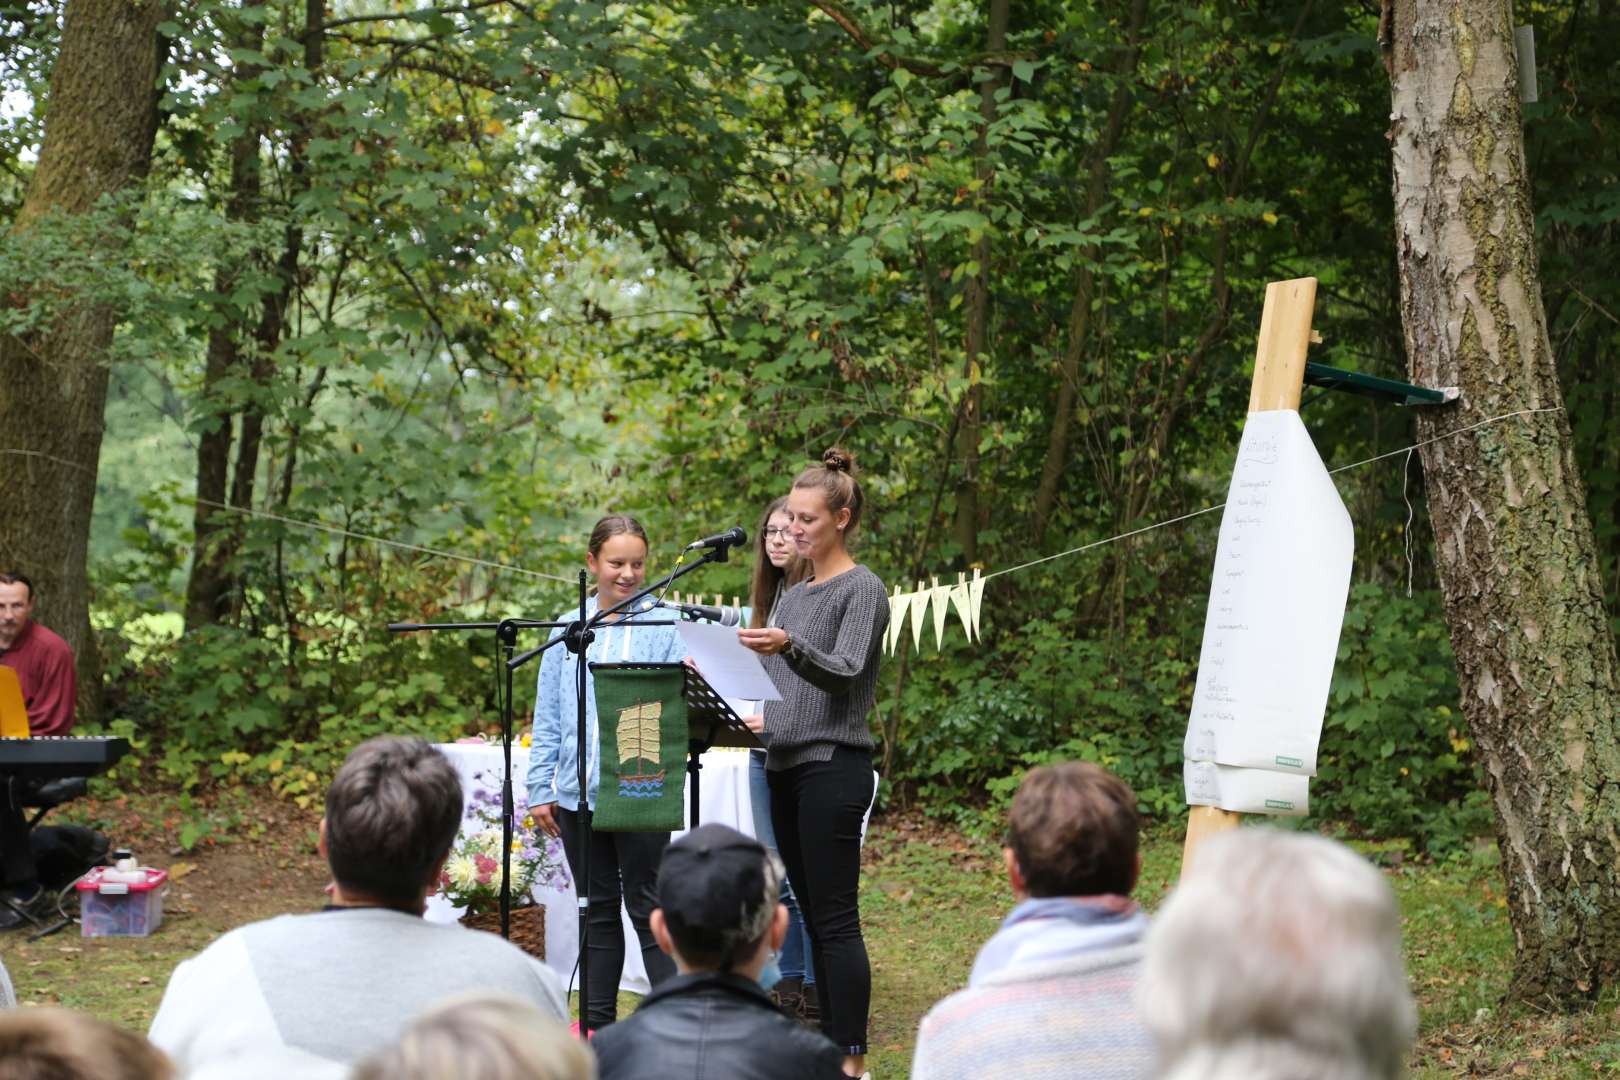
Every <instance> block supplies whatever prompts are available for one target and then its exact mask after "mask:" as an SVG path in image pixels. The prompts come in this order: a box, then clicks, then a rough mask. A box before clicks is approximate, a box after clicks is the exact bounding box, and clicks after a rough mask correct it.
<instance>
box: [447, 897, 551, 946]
mask: <svg viewBox="0 0 1620 1080" xmlns="http://www.w3.org/2000/svg"><path fill="white" fill-rule="evenodd" d="M461 925H462V926H470V927H472V928H473V929H474V930H488V931H489V932H490V933H492V934H498V933H500V932H501V913H500V912H499V911H486V912H483V913H481V914H478V915H463V916H462V917H461ZM511 928H512V944H514V945H516V946H517V947H518V948H520V949H522V950H523V951H524V952H526V953H528V954H529V955H530V956H532V957H534V958H535V959H536V960H544V959H545V958H546V908H545V905H544V904H531V905H530V906H528V907H520V908H513V909H512V923H511Z"/></svg>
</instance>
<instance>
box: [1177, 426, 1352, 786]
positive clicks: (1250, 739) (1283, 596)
mask: <svg viewBox="0 0 1620 1080" xmlns="http://www.w3.org/2000/svg"><path fill="white" fill-rule="evenodd" d="M1353 549H1354V534H1353V530H1352V528H1351V525H1350V516H1349V514H1348V513H1347V512H1346V511H1345V509H1344V504H1343V503H1342V502H1341V501H1340V499H1339V495H1338V491H1337V490H1336V489H1335V488H1334V486H1333V481H1332V479H1331V478H1330V477H1329V476H1328V473H1327V470H1326V469H1325V468H1324V467H1323V465H1322V461H1321V458H1320V457H1318V456H1317V453H1316V448H1315V447H1314V446H1312V445H1311V440H1310V435H1309V434H1308V433H1307V432H1306V430H1305V425H1304V424H1303V423H1302V422H1301V421H1300V418H1299V414H1298V413H1295V412H1290V411H1276V412H1262V413H1251V414H1250V415H1249V418H1248V422H1247V423H1246V424H1245V425H1244V430H1243V439H1242V442H1241V443H1240V445H1239V447H1238V455H1237V463H1236V466H1235V467H1234V469H1233V471H1232V482H1231V486H1230V488H1229V489H1228V494H1227V503H1226V508H1225V510H1224V512H1223V514H1222V517H1221V531H1220V538H1219V540H1218V541H1217V543H1216V548H1215V566H1214V569H1213V571H1212V573H1211V575H1210V591H1209V607H1208V610H1207V612H1206V615H1205V620H1204V640H1203V649H1202V652H1201V655H1200V658H1199V665H1198V682H1197V686H1196V688H1195V689H1194V691H1193V703H1192V710H1191V715H1190V716H1189V717H1188V724H1187V738H1186V743H1185V747H1184V750H1185V757H1186V759H1187V760H1188V761H1189V762H1202V763H1210V764H1218V765H1221V766H1224V767H1239V768H1242V769H1257V770H1266V771H1270V772H1281V773H1293V774H1297V775H1299V776H1301V777H1304V776H1310V775H1314V774H1315V772H1316V750H1317V745H1318V743H1319V741H1320V739H1321V730H1322V716H1323V712H1324V710H1325V709H1326V706H1327V694H1328V688H1329V684H1330V683H1331V681H1332V677H1333V660H1334V656H1335V654H1336V653H1337V651H1338V642H1339V629H1340V626H1341V624H1342V623H1343V621H1344V605H1345V598H1346V596H1347V595H1348V592H1349V585H1350V565H1351V559H1352V554H1353ZM1206 775H1213V774H1206ZM1221 775H1223V776H1224V775H1225V773H1222V774H1221ZM1191 777H1192V774H1191V773H1189V779H1188V788H1187V797H1188V801H1189V802H1193V803H1195V804H1196V803H1207V804H1208V805H1220V806H1222V807H1223V808H1224V809H1239V808H1238V807H1236V806H1227V805H1225V802H1226V801H1233V800H1235V801H1241V802H1244V803H1245V806H1244V807H1243V808H1244V809H1249V804H1250V803H1252V801H1253V800H1252V799H1250V798H1249V797H1248V795H1247V794H1245V795H1243V796H1242V797H1241V798H1239V797H1237V796H1233V799H1232V800H1228V799H1224V798H1223V799H1222V800H1221V801H1215V797H1216V796H1220V795H1221V794H1222V793H1221V792H1220V791H1214V790H1213V789H1210V788H1208V787H1207V786H1206V787H1203V788H1200V789H1199V790H1197V791H1195V790H1194V787H1193V784H1192V779H1191ZM1253 782H1254V783H1256V784H1261V783H1265V781H1263V780H1255V781H1253ZM1226 787H1227V788H1229V789H1231V790H1232V791H1233V792H1237V791H1239V790H1242V791H1245V792H1247V791H1248V788H1246V787H1243V786H1242V784H1240V782H1239V781H1237V780H1233V781H1231V782H1229V783H1228V784H1227V785H1226ZM1293 790H1294V789H1293V788H1289V791H1293ZM1212 791H1213V794H1212ZM1296 794H1297V792H1296ZM1274 801H1280V802H1288V803H1290V804H1296V805H1303V800H1302V799H1296V798H1294V797H1293V796H1292V795H1289V796H1286V797H1284V796H1279V797H1278V798H1277V800H1274ZM1261 802H1262V803H1264V798H1262V799H1261ZM1259 812H1272V813H1292V812H1294V811H1293V810H1292V809H1288V810H1282V809H1275V808H1274V809H1272V810H1270V811H1265V810H1262V811H1259Z"/></svg>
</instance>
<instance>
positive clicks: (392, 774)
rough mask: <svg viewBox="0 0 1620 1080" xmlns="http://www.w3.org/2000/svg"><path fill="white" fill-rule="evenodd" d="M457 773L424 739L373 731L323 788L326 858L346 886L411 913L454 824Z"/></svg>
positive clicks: (450, 837) (454, 829)
mask: <svg viewBox="0 0 1620 1080" xmlns="http://www.w3.org/2000/svg"><path fill="white" fill-rule="evenodd" d="M461 809H462V807H461V778H460V777H459V776H457V775H456V769H455V766H453V765H451V764H450V761H449V759H448V758H446V757H445V756H444V755H443V754H441V753H440V752H439V751H437V750H435V749H434V748H433V747H432V746H431V745H430V744H429V743H428V742H427V740H425V739H419V738H415V737H411V736H404V735H379V736H377V737H376V738H373V739H367V740H366V741H365V742H363V743H361V744H360V745H359V746H357V747H355V748H354V751H353V752H352V753H350V754H349V757H348V760H346V761H344V763H343V767H342V768H341V769H339V770H338V774H337V777H336V778H335V779H333V781H332V786H331V787H329V788H327V789H326V857H327V862H329V863H330V864H331V867H332V877H333V878H334V879H335V880H336V881H337V883H338V885H340V886H341V887H342V888H343V889H344V890H345V891H346V892H354V893H358V894H360V895H362V896H365V897H367V898H369V899H372V900H375V901H377V902H378V903H380V904H385V905H387V906H388V907H393V908H399V909H401V910H406V911H412V912H417V911H419V910H420V905H421V903H422V892H423V890H424V889H426V888H427V887H428V886H429V885H430V884H431V883H432V880H433V873H434V871H435V870H436V869H437V868H438V866H439V863H440V862H441V861H443V859H444V857H445V856H446V855H447V854H449V852H450V845H451V844H453V843H455V840H456V833H457V832H458V831H459V830H460V829H461Z"/></svg>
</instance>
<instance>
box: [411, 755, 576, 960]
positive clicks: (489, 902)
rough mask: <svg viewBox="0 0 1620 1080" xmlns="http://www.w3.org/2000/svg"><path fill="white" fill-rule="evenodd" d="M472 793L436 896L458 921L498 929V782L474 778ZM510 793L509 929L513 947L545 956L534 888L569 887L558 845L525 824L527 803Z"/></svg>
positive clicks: (542, 925)
mask: <svg viewBox="0 0 1620 1080" xmlns="http://www.w3.org/2000/svg"><path fill="white" fill-rule="evenodd" d="M473 780H474V781H475V782H476V783H477V785H478V786H477V787H476V788H474V789H473V793H472V798H471V799H470V800H469V801H468V805H467V810H466V813H465V814H464V815H463V817H462V821H461V832H460V833H459V834H458V835H457V836H456V842H455V844H454V845H453V846H452V847H451V848H450V855H449V857H448V858H447V859H445V863H444V871H443V872H442V873H441V874H440V875H439V895H441V896H443V897H444V898H445V899H446V900H448V901H449V902H450V903H452V904H454V905H456V906H457V907H459V908H465V909H466V912H465V914H464V915H463V916H462V918H461V921H462V922H463V923H464V924H466V925H468V926H474V927H476V928H478V929H481V930H488V929H493V930H499V929H500V909H501V790H500V781H499V780H498V779H496V778H492V777H490V776H489V775H488V774H487V773H483V772H480V773H475V774H474V775H473ZM524 794H525V793H523V792H521V791H514V792H513V793H512V796H513V806H512V812H513V815H514V817H515V818H516V821H515V822H514V823H513V824H514V828H513V830H512V870H511V875H512V876H511V886H512V891H511V896H512V927H511V937H512V941H513V943H514V944H517V945H520V946H522V947H523V948H525V949H527V950H528V951H529V952H531V953H533V954H534V955H536V956H544V954H545V953H544V951H545V908H544V907H542V906H540V905H538V904H535V903H534V901H533V899H532V897H531V895H530V894H531V892H532V891H533V890H534V888H535V887H536V886H545V887H547V888H551V889H558V888H560V887H562V886H563V885H566V884H567V883H568V869H567V862H566V860H565V859H564V858H563V850H562V841H561V840H559V839H557V838H556V837H548V836H546V835H545V834H543V833H541V832H540V830H539V829H538V828H537V827H536V826H535V824H534V822H533V821H531V820H530V818H529V814H528V806H527V799H526V798H525V797H524Z"/></svg>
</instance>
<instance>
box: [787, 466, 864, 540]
mask: <svg viewBox="0 0 1620 1080" xmlns="http://www.w3.org/2000/svg"><path fill="white" fill-rule="evenodd" d="M793 486H794V487H795V488H804V489H806V490H810V491H819V492H821V497H822V499H824V500H825V501H826V503H827V509H828V510H830V511H832V512H833V513H834V514H836V513H838V511H840V510H843V509H844V508H846V507H848V509H849V524H848V525H846V526H845V527H844V542H845V543H848V542H849V536H850V534H851V533H853V532H854V531H855V526H856V525H858V524H860V520H861V509H862V507H864V506H865V504H866V497H865V496H864V495H863V494H862V493H861V484H860V481H859V480H856V479H855V455H854V454H852V453H850V452H849V451H848V450H845V449H844V448H843V447H842V446H831V447H828V448H827V449H826V450H824V451H822V454H821V464H820V465H812V466H810V467H809V468H808V469H805V470H804V471H803V472H801V473H800V474H799V475H798V476H796V477H794V478H793Z"/></svg>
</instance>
